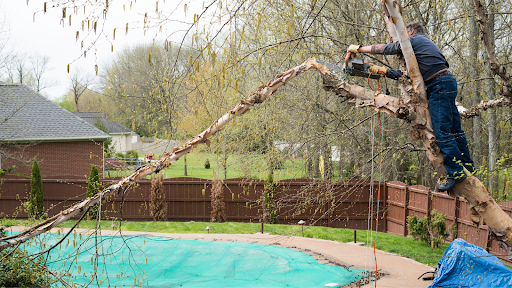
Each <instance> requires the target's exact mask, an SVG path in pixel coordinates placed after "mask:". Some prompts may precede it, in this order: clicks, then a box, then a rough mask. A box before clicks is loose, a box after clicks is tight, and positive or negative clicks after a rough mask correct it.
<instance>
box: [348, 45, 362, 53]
mask: <svg viewBox="0 0 512 288" xmlns="http://www.w3.org/2000/svg"><path fill="white" fill-rule="evenodd" d="M359 48H361V45H350V46H348V49H347V52H351V53H356V54H357V53H359V51H357V50H358V49H359Z"/></svg>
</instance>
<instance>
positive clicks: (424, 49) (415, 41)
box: [383, 33, 450, 80]
mask: <svg viewBox="0 0 512 288" xmlns="http://www.w3.org/2000/svg"><path fill="white" fill-rule="evenodd" d="M410 40H411V45H412V49H413V50H414V54H415V55H416V60H417V61H418V66H419V68H420V72H421V76H423V80H427V79H428V78H430V77H431V76H432V75H434V74H436V73H437V72H438V71H440V70H443V69H446V68H448V67H450V65H449V64H448V61H446V58H444V55H443V53H441V50H439V48H438V47H437V45H436V44H434V42H432V41H431V40H430V39H428V38H427V36H426V35H425V34H422V33H420V34H415V35H414V36H412V37H411V38H410ZM383 54H386V55H395V54H402V49H401V48H400V42H398V41H397V42H394V43H391V44H387V45H386V46H385V47H384V51H383ZM401 76H402V71H400V70H398V69H388V72H387V73H386V77H388V78H391V79H398V78H399V77H401Z"/></svg>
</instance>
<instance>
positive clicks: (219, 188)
mask: <svg viewBox="0 0 512 288" xmlns="http://www.w3.org/2000/svg"><path fill="white" fill-rule="evenodd" d="M223 187H224V186H223V183H222V181H220V180H213V187H212V212H211V217H210V221H211V222H224V221H226V203H224V191H223Z"/></svg>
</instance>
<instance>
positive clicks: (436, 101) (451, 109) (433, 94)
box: [348, 23, 474, 191]
mask: <svg viewBox="0 0 512 288" xmlns="http://www.w3.org/2000/svg"><path fill="white" fill-rule="evenodd" d="M406 28H407V33H408V35H409V37H410V40H411V45H412V48H413V50H414V54H415V55H416V60H417V61H418V66H419V69H420V72H421V75H422V76H423V79H424V81H425V86H426V88H427V98H428V106H429V110H430V117H431V119H432V128H433V129H434V135H435V136H436V140H437V144H438V145H439V148H440V149H441V151H442V152H443V165H444V167H445V168H446V172H447V178H446V181H445V182H444V183H442V184H441V185H440V186H439V191H448V190H451V189H452V188H453V187H454V186H455V185H456V184H457V183H459V182H461V181H463V180H464V179H466V173H465V172H464V169H463V167H465V168H466V169H467V170H468V171H469V172H470V173H473V172H474V168H473V165H474V163H473V160H472V159H471V156H470V153H469V148H468V142H467V140H466V135H465V134H464V131H463V130H462V127H461V123H460V115H459V112H458V110H457V106H456V105H455V98H456V97H457V81H456V80H455V78H454V77H453V76H452V75H451V72H450V71H449V70H448V68H449V64H448V61H446V58H445V57H444V55H443V54H442V53H441V51H440V50H439V48H438V47H437V46H436V44H434V42H432V41H431V40H430V39H429V38H427V36H426V35H425V28H424V27H423V26H422V25H421V24H419V23H410V24H408V25H407V27H406ZM348 52H351V53H359V52H361V53H371V54H386V55H393V54H401V53H402V50H401V48H400V43H399V42H398V41H397V42H394V43H391V44H378V45H372V46H364V47H361V45H350V46H349V48H348ZM369 71H370V72H372V73H379V74H382V75H385V76H386V77H388V78H391V79H398V78H400V77H401V76H402V75H403V73H402V71H400V70H398V69H387V68H386V67H380V66H376V65H373V64H372V66H371V67H370V69H369Z"/></svg>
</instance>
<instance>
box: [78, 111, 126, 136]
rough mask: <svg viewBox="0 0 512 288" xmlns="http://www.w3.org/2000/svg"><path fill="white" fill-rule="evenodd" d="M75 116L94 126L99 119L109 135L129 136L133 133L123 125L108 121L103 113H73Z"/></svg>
mask: <svg viewBox="0 0 512 288" xmlns="http://www.w3.org/2000/svg"><path fill="white" fill-rule="evenodd" d="M73 114H75V115H76V116H78V117H80V118H82V119H83V120H85V121H87V122H89V124H91V125H93V126H94V122H95V121H96V119H97V118H98V117H99V118H100V119H101V120H102V121H103V124H105V126H106V127H107V128H108V131H109V133H110V134H127V133H128V134H129V133H131V132H133V131H132V130H130V129H129V128H127V127H126V126H124V125H123V124H121V123H119V122H116V121H110V120H108V119H107V118H106V117H105V113H104V112H101V115H100V112H74V113H73Z"/></svg>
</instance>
